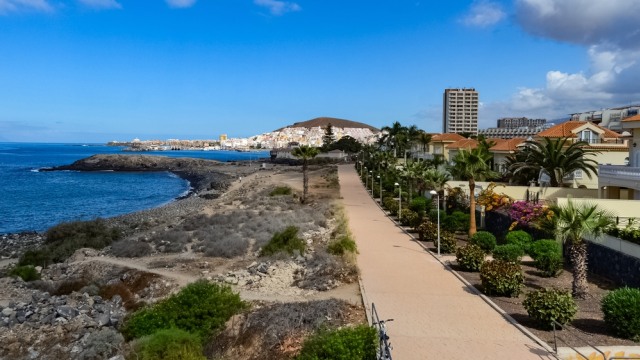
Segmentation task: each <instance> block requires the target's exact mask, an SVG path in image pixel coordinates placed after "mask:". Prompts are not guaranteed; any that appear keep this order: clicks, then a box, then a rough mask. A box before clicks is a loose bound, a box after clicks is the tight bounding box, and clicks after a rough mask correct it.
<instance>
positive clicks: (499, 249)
mask: <svg viewBox="0 0 640 360" xmlns="http://www.w3.org/2000/svg"><path fill="white" fill-rule="evenodd" d="M522 256H524V250H522V248H521V247H520V246H518V245H516V244H506V245H498V246H496V247H495V248H494V249H493V258H494V259H496V260H504V261H508V262H512V263H518V262H520V260H521V259H522Z"/></svg>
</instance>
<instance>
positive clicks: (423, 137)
mask: <svg viewBox="0 0 640 360" xmlns="http://www.w3.org/2000/svg"><path fill="white" fill-rule="evenodd" d="M416 142H417V143H418V144H419V145H420V147H421V148H422V152H423V153H426V152H427V149H428V148H429V143H430V142H431V134H429V133H427V132H425V131H422V130H420V132H419V133H418V134H417V135H416Z"/></svg>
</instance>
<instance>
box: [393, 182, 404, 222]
mask: <svg viewBox="0 0 640 360" xmlns="http://www.w3.org/2000/svg"><path fill="white" fill-rule="evenodd" d="M394 185H395V186H397V187H398V196H399V199H400V201H399V202H398V219H401V218H402V186H400V184H398V183H395V184H394Z"/></svg>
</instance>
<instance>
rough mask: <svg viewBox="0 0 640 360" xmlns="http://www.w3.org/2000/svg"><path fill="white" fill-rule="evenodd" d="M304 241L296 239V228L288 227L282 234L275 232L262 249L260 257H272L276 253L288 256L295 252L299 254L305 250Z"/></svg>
mask: <svg viewBox="0 0 640 360" xmlns="http://www.w3.org/2000/svg"><path fill="white" fill-rule="evenodd" d="M305 247H306V246H305V243H304V240H302V239H300V238H299V237H298V228H297V227H296V226H288V227H287V228H286V229H284V230H283V231H282V232H277V233H275V234H274V235H273V237H272V238H271V240H270V241H269V242H268V243H267V244H266V245H265V246H264V247H263V248H262V250H261V251H260V256H268V255H273V254H275V253H277V252H287V253H289V254H290V255H292V254H293V252H294V251H295V250H297V251H299V252H300V253H303V252H304V249H305Z"/></svg>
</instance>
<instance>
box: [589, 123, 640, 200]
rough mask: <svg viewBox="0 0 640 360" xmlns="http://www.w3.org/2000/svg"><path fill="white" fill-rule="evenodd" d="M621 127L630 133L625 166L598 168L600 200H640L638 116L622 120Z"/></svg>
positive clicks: (639, 134) (639, 127)
mask: <svg viewBox="0 0 640 360" xmlns="http://www.w3.org/2000/svg"><path fill="white" fill-rule="evenodd" d="M621 125H622V129H624V130H628V131H629V132H631V139H630V140H629V143H630V146H629V147H628V152H627V158H626V161H625V163H626V164H623V165H620V164H614V165H604V164H601V165H600V166H599V167H598V173H599V178H598V189H599V190H600V198H604V199H629V200H631V199H632V200H640V114H638V115H634V116H631V117H628V118H626V119H624V120H622V121H621Z"/></svg>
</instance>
